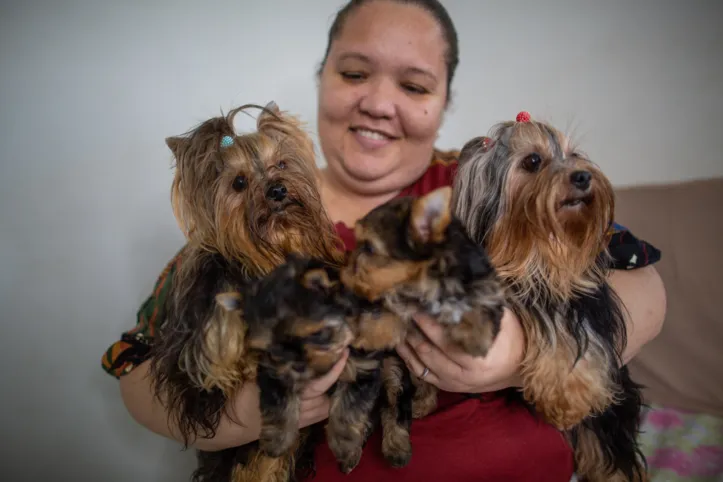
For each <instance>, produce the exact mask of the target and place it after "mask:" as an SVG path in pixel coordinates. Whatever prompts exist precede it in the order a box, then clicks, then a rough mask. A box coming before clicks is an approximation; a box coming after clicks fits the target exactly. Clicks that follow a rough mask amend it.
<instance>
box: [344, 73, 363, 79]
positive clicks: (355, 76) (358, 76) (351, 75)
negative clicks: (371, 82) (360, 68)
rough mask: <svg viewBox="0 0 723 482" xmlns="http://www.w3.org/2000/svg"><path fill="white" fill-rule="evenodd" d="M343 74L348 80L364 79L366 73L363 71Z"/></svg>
mask: <svg viewBox="0 0 723 482" xmlns="http://www.w3.org/2000/svg"><path fill="white" fill-rule="evenodd" d="M341 76H342V77H344V78H345V79H346V80H364V77H365V76H364V74H363V73H361V72H342V73H341Z"/></svg>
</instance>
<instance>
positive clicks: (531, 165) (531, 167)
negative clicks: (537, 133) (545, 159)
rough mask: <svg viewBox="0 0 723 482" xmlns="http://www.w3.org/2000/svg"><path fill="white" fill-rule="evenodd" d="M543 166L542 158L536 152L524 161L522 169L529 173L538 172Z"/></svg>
mask: <svg viewBox="0 0 723 482" xmlns="http://www.w3.org/2000/svg"><path fill="white" fill-rule="evenodd" d="M541 166H542V158H541V157H540V155H539V154H538V153H536V152H533V153H532V154H530V155H529V156H527V157H525V158H524V159H522V167H523V169H525V170H526V171H528V172H537V171H539V170H540V167H541Z"/></svg>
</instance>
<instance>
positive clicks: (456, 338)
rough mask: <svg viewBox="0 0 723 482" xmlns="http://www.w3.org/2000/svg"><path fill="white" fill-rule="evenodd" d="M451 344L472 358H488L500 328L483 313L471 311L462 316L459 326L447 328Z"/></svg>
mask: <svg viewBox="0 0 723 482" xmlns="http://www.w3.org/2000/svg"><path fill="white" fill-rule="evenodd" d="M446 331H447V337H448V339H449V341H450V342H451V343H453V344H454V345H456V346H457V347H458V348H459V349H460V350H462V351H463V352H464V353H466V354H468V355H470V356H480V357H484V356H487V353H488V352H489V350H490V348H491V347H492V343H494V341H495V338H497V333H498V331H499V327H498V326H496V324H495V322H494V320H490V319H489V318H488V317H487V316H485V315H484V313H482V312H481V311H478V310H470V311H467V312H465V313H464V314H463V315H462V320H461V322H460V323H459V324H457V325H451V326H449V327H447V329H446Z"/></svg>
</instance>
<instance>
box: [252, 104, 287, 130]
mask: <svg viewBox="0 0 723 482" xmlns="http://www.w3.org/2000/svg"><path fill="white" fill-rule="evenodd" d="M280 117H281V109H279V106H278V105H277V104H276V102H274V101H273V100H272V101H271V102H269V103H268V104H266V105H265V106H264V108H263V109H262V110H261V113H260V114H259V116H258V117H257V118H256V127H257V128H258V129H259V130H260V129H262V128H263V126H264V125H265V124H268V123H273V122H278V121H279V118H280Z"/></svg>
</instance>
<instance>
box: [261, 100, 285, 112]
mask: <svg viewBox="0 0 723 482" xmlns="http://www.w3.org/2000/svg"><path fill="white" fill-rule="evenodd" d="M264 110H266V111H268V112H271V113H273V114H275V115H280V114H281V109H279V106H278V105H277V104H276V102H274V101H273V100H272V101H271V102H269V103H268V104H266V105H265V106H264Z"/></svg>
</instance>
